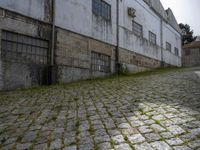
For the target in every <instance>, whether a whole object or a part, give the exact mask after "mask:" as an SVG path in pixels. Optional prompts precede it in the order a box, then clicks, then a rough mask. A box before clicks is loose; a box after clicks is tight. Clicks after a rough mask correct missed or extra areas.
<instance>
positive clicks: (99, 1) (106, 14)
mask: <svg viewBox="0 0 200 150" xmlns="http://www.w3.org/2000/svg"><path fill="white" fill-rule="evenodd" d="M92 11H93V13H94V14H96V15H99V16H101V17H103V18H104V19H106V20H109V21H110V20H111V5H109V4H108V3H106V2H105V1H103V0H92Z"/></svg>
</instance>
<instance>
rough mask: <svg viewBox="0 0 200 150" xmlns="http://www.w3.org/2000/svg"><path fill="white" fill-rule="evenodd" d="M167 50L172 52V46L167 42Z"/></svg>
mask: <svg viewBox="0 0 200 150" xmlns="http://www.w3.org/2000/svg"><path fill="white" fill-rule="evenodd" d="M166 50H168V51H170V52H171V51H172V46H171V44H170V43H168V42H166Z"/></svg>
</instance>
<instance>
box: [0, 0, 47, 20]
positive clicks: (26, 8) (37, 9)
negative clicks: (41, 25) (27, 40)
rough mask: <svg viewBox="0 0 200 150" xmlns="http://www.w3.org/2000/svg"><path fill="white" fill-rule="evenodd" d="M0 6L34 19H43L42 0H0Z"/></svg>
mask: <svg viewBox="0 0 200 150" xmlns="http://www.w3.org/2000/svg"><path fill="white" fill-rule="evenodd" d="M0 7H2V8H6V9H8V10H11V11H15V12H18V13H21V14H23V15H26V16H29V17H33V18H35V19H39V20H43V19H44V0H0Z"/></svg>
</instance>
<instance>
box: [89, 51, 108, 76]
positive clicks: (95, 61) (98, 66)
mask: <svg viewBox="0 0 200 150" xmlns="http://www.w3.org/2000/svg"><path fill="white" fill-rule="evenodd" d="M91 70H92V71H99V72H105V73H110V72H111V57H110V56H109V55H106V54H103V53H99V52H95V51H91Z"/></svg>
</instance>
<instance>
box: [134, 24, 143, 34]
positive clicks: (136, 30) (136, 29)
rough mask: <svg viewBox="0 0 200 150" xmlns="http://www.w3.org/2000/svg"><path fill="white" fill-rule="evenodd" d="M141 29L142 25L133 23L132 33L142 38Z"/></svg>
mask: <svg viewBox="0 0 200 150" xmlns="http://www.w3.org/2000/svg"><path fill="white" fill-rule="evenodd" d="M142 31H143V29H142V25H140V24H139V23H137V22H135V21H133V32H134V33H135V34H136V35H137V36H140V37H142V36H143V33H142Z"/></svg>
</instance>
